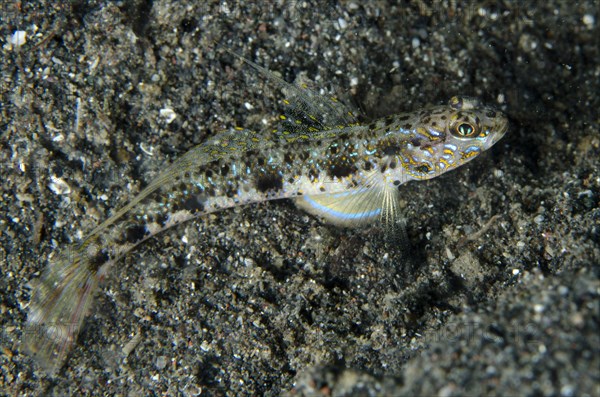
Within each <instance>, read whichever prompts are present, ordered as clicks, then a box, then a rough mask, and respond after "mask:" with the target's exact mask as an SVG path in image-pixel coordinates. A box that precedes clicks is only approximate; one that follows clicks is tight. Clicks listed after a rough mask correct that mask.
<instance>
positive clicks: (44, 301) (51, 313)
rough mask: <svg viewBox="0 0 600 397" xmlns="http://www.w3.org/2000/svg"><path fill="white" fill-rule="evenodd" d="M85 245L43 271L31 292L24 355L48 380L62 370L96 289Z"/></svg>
mask: <svg viewBox="0 0 600 397" xmlns="http://www.w3.org/2000/svg"><path fill="white" fill-rule="evenodd" d="M87 252H88V251H87V250H86V244H84V245H82V246H79V247H77V248H74V249H68V250H67V251H66V253H65V254H63V255H61V256H60V257H59V258H58V259H56V260H54V261H53V262H52V263H50V264H49V265H48V267H47V268H46V269H45V270H44V273H43V275H42V277H41V278H40V279H39V280H37V282H36V283H35V285H34V288H33V291H32V298H31V302H30V306H29V314H28V316H27V324H26V327H25V332H24V335H23V344H24V346H25V349H26V351H27V352H28V354H30V355H31V356H32V357H33V358H34V359H35V361H36V362H37V363H38V364H39V365H40V367H42V368H43V369H44V370H45V371H46V373H48V375H50V376H52V375H54V374H55V373H56V371H57V370H58V369H60V367H61V366H62V364H63V362H64V360H65V358H66V356H67V354H68V353H69V351H70V349H71V347H72V345H73V342H74V341H75V338H76V337H77V333H78V332H79V329H80V328H81V324H82V323H83V319H84V318H85V316H86V314H87V313H88V311H89V308H90V304H91V303H92V300H93V295H94V292H95V290H96V287H97V285H98V278H99V277H98V276H99V271H98V268H95V267H93V266H91V263H90V256H89V255H87V254H86V253H87Z"/></svg>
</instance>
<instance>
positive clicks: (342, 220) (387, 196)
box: [296, 186, 398, 227]
mask: <svg viewBox="0 0 600 397" xmlns="http://www.w3.org/2000/svg"><path fill="white" fill-rule="evenodd" d="M296 205H298V206H299V207H300V208H302V209H303V210H305V211H307V212H309V213H311V214H313V215H315V216H318V217H321V218H323V219H325V220H326V221H328V222H330V223H333V224H335V225H338V226H345V227H355V226H361V225H365V224H368V223H372V222H374V221H378V220H379V221H382V222H384V223H385V224H386V225H387V224H391V223H392V222H393V221H394V220H395V217H396V216H397V214H398V196H397V190H396V189H390V188H387V187H385V186H378V187H376V188H369V189H357V190H350V191H347V192H343V193H334V194H318V195H311V196H302V197H299V198H297V199H296Z"/></svg>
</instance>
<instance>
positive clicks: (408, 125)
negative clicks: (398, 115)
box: [402, 123, 412, 130]
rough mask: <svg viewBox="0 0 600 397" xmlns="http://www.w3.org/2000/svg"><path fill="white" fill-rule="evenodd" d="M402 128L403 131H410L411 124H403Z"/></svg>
mask: <svg viewBox="0 0 600 397" xmlns="http://www.w3.org/2000/svg"><path fill="white" fill-rule="evenodd" d="M402 128H403V129H405V130H410V129H412V124H411V123H406V124H404V125H403V126H402Z"/></svg>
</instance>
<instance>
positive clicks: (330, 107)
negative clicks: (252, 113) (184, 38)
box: [225, 48, 358, 138]
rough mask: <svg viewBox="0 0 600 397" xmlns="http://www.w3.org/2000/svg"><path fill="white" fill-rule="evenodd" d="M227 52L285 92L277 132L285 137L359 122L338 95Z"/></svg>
mask: <svg viewBox="0 0 600 397" xmlns="http://www.w3.org/2000/svg"><path fill="white" fill-rule="evenodd" d="M225 50H226V51H227V52H228V53H230V54H232V55H234V56H235V57H237V58H239V59H240V60H242V61H243V62H244V63H246V64H247V65H249V66H250V67H251V68H253V69H254V70H256V71H257V72H258V73H259V74H260V75H262V76H263V77H264V78H266V79H267V80H268V81H270V82H271V83H272V84H274V85H275V86H277V87H278V88H279V89H280V90H281V92H282V93H283V94H284V95H285V99H284V100H283V101H282V103H283V105H284V115H282V116H280V121H281V122H280V125H279V128H276V129H275V131H274V132H276V133H278V134H280V135H282V136H283V137H284V138H289V137H293V136H296V135H305V134H309V135H310V134H311V133H313V132H319V131H323V130H328V129H333V128H338V129H339V128H342V127H344V126H349V125H356V124H357V123H358V119H357V116H356V115H355V114H354V113H353V112H352V110H350V108H349V107H348V106H347V105H345V104H344V103H342V102H340V101H338V100H337V99H336V98H331V97H326V96H324V95H321V94H319V93H318V92H317V91H316V90H314V89H310V88H309V87H308V86H305V85H303V86H299V85H295V84H290V83H288V82H287V81H285V80H284V79H282V78H281V77H278V76H277V75H275V74H274V73H273V72H271V71H270V70H268V69H267V68H265V67H262V66H260V65H258V64H257V63H255V62H252V61H251V60H249V59H246V58H244V57H243V56H241V55H239V54H238V53H236V52H235V51H233V50H230V49H228V48H226V49H225Z"/></svg>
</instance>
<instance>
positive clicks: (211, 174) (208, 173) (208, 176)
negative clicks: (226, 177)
mask: <svg viewBox="0 0 600 397" xmlns="http://www.w3.org/2000/svg"><path fill="white" fill-rule="evenodd" d="M204 175H205V176H206V177H207V178H212V176H213V172H212V170H206V171H204Z"/></svg>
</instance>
